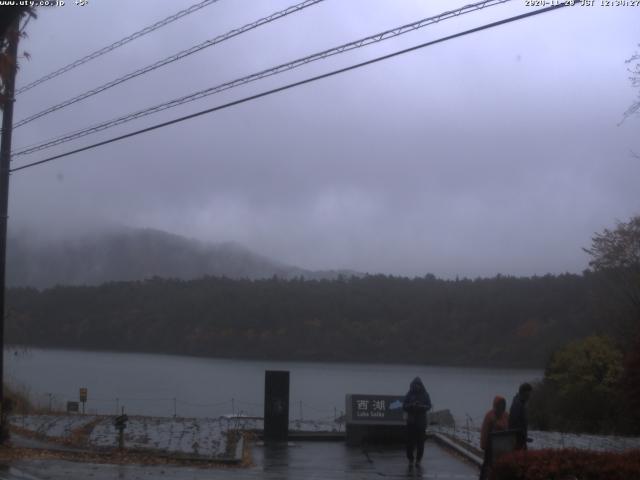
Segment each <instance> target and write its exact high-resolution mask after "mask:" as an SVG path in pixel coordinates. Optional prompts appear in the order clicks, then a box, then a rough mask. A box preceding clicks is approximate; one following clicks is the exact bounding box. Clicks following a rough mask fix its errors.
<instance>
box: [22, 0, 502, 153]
mask: <svg viewBox="0 0 640 480" xmlns="http://www.w3.org/2000/svg"><path fill="white" fill-rule="evenodd" d="M508 1H510V0H485V1H481V2H477V3H473V4H470V5H466V6H464V7H461V8H458V9H455V10H450V11H446V12H443V13H441V14H439V15H435V16H432V17H428V18H424V19H422V20H418V21H417V22H413V23H409V24H407V25H403V26H401V27H396V28H394V29H391V30H386V31H384V32H379V33H376V34H374V35H370V36H368V37H365V38H361V39H359V40H355V41H353V42H349V43H345V44H343V45H340V46H338V47H334V48H330V49H328V50H323V51H321V52H317V53H314V54H311V55H308V56H306V57H302V58H299V59H297V60H293V61H291V62H288V63H284V64H281V65H278V66H276V67H272V68H269V69H266V70H262V71H260V72H257V73H253V74H250V75H247V76H245V77H241V78H237V79H235V80H231V81H229V82H225V83H222V84H220V85H216V86H214V87H210V88H207V89H205V90H200V91H198V92H195V93H192V94H189V95H186V96H183V97H179V98H176V99H173V100H170V101H168V102H164V103H161V104H159V105H155V106H153V107H149V108H146V109H143V110H139V111H137V112H133V113H130V114H127V115H124V116H122V117H118V118H115V119H112V120H108V121H106V122H102V123H98V124H96V125H92V126H90V127H87V128H84V129H82V130H77V131H74V132H71V133H67V134H64V135H62V136H60V137H57V138H54V139H52V140H48V141H45V142H43V143H40V144H37V145H35V146H30V147H26V148H22V149H21V150H18V151H17V152H15V153H13V157H18V156H21V155H26V154H29V153H33V152H37V151H40V150H44V149H46V148H51V147H53V146H56V145H60V144H62V143H66V142H69V141H72V140H75V139H77V138H81V137H84V136H86V135H90V134H93V133H97V132H100V131H102V130H106V129H108V128H111V127H115V126H117V125H120V124H123V123H127V122H129V121H131V120H136V119H138V118H142V117H145V116H147V115H151V114H153V113H157V112H160V111H163V110H167V109H169V108H173V107H176V106H179V105H182V104H184V103H188V102H192V101H195V100H199V99H201V98H204V97H207V96H209V95H213V94H216V93H220V92H223V91H225V90H229V89H232V88H235V87H239V86H241V85H246V84H247V83H251V82H254V81H257V80H261V79H263V78H266V77H270V76H273V75H277V74H280V73H283V72H287V71H289V70H293V69H295V68H299V67H301V66H303V65H306V64H308V63H311V62H314V61H317V60H323V59H325V58H328V57H331V56H333V55H338V54H341V53H344V52H347V51H350V50H354V49H356V48H362V47H365V46H367V45H371V44H374V43H378V42H381V41H383V40H388V39H390V38H393V37H397V36H399V35H403V34H405V33H408V32H411V31H414V30H417V29H419V28H423V27H426V26H428V25H432V24H434V23H438V22H441V21H443V20H448V19H450V18H454V17H457V16H460V15H464V14H466V13H470V12H474V11H477V10H480V9H483V8H487V7H491V6H495V5H498V4H501V3H505V2H508Z"/></svg>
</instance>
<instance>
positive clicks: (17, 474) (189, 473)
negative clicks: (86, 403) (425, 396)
mask: <svg viewBox="0 0 640 480" xmlns="http://www.w3.org/2000/svg"><path fill="white" fill-rule="evenodd" d="M252 455H253V463H254V466H252V467H248V468H239V467H233V468H219V469H218V468H216V469H210V468H207V469H204V468H195V467H174V466H171V467H168V466H153V467H149V466H135V465H127V466H120V465H97V464H85V463H73V462H67V461H58V460H29V461H19V462H16V463H14V464H12V465H11V466H9V467H4V468H3V467H1V466H0V480H45V479H46V480H69V479H83V480H85V479H89V480H114V479H117V480H151V479H166V480H205V479H207V480H222V479H230V480H258V479H265V480H276V479H277V480H287V479H288V480H297V479H300V480H302V479H309V480H313V479H323V480H356V479H370V478H381V479H382V478H390V479H392V478H407V477H408V478H425V479H443V480H444V479H449V480H472V479H474V480H475V479H476V478H478V469H477V468H476V467H475V466H473V465H470V464H468V463H466V462H464V461H462V460H460V459H459V458H457V457H455V456H453V455H452V454H451V453H449V451H448V450H444V449H442V448H441V447H439V446H437V445H436V444H435V443H432V442H427V444H426V446H425V458H424V459H423V466H422V468H415V467H414V468H412V469H410V468H408V465H407V461H406V459H405V458H404V454H403V452H402V450H399V449H370V450H363V449H361V448H348V447H346V446H345V444H344V443H342V442H299V443H290V444H288V445H282V446H272V447H267V446H261V445H256V446H254V447H253V450H252Z"/></svg>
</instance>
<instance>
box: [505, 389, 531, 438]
mask: <svg viewBox="0 0 640 480" xmlns="http://www.w3.org/2000/svg"><path fill="white" fill-rule="evenodd" d="M532 390H533V388H532V387H531V385H530V384H528V383H523V384H522V385H520V388H519V389H518V393H517V395H516V396H515V397H513V401H512V402H511V409H510V410H509V430H518V435H517V439H516V450H526V449H527V433H528V428H529V422H528V419H527V402H528V401H529V398H530V397H531V391H532Z"/></svg>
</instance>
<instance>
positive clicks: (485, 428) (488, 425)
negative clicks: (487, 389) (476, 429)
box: [480, 395, 509, 480]
mask: <svg viewBox="0 0 640 480" xmlns="http://www.w3.org/2000/svg"><path fill="white" fill-rule="evenodd" d="M508 428H509V414H508V413H507V401H506V400H505V398H504V397H501V396H500V395H496V397H495V398H494V399H493V408H492V409H491V410H489V411H488V412H487V413H486V415H485V416H484V421H483V422H482V430H481V431H480V448H482V450H484V462H482V469H481V470H480V480H484V479H485V478H487V475H488V473H489V466H490V465H491V448H490V446H491V445H490V444H489V434H490V433H491V432H497V431H502V430H507V429H508Z"/></svg>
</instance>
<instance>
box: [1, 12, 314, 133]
mask: <svg viewBox="0 0 640 480" xmlns="http://www.w3.org/2000/svg"><path fill="white" fill-rule="evenodd" d="M322 1H324V0H305V1H304V2H302V3H299V4H296V5H292V6H290V7H288V8H286V9H284V10H281V11H278V12H275V13H272V14H271V15H269V16H267V17H264V18H261V19H259V20H256V21H255V22H251V23H248V24H246V25H244V26H242V27H239V28H234V29H233V30H230V31H228V32H227V33H225V34H222V35H218V36H217V37H215V38H213V39H211V40H207V41H205V42H202V43H200V44H198V45H194V46H193V47H191V48H188V49H186V50H182V51H180V52H178V53H175V54H173V55H170V56H169V57H166V58H163V59H162V60H158V61H157V62H154V63H152V64H151V65H147V66H146V67H143V68H139V69H137V70H134V71H133V72H130V73H128V74H126V75H123V76H122V77H118V78H116V79H115V80H111V81H110V82H107V83H105V84H103V85H100V86H99V87H96V88H93V89H91V90H88V91H86V92H84V93H81V94H80V95H76V96H75V97H72V98H69V99H67V100H65V101H64V102H61V103H58V104H56V105H53V106H51V107H49V108H47V109H45V110H42V111H41V112H38V113H35V114H33V115H31V116H29V117H27V118H24V119H22V120H20V121H19V122H17V123H16V124H15V125H14V126H13V128H14V129H15V128H19V127H21V126H23V125H25V124H27V123H30V122H32V121H34V120H36V119H38V118H40V117H44V116H45V115H48V114H50V113H53V112H55V111H57V110H60V109H62V108H65V107H68V106H69V105H73V104H74V103H77V102H80V101H81V100H84V99H86V98H89V97H92V96H93V95H97V94H98V93H101V92H104V91H105V90H108V89H110V88H113V87H115V86H116V85H120V84H121V83H124V82H126V81H128V80H131V79H133V78H136V77H139V76H140V75H144V74H146V73H149V72H151V71H153V70H156V69H158V68H160V67H163V66H165V65H169V64H170V63H173V62H176V61H178V60H182V59H183V58H186V57H188V56H189V55H193V54H194V53H197V52H199V51H200V50H204V49H205V48H208V47H211V46H213V45H217V44H218V43H222V42H224V41H226V40H229V39H231V38H233V37H237V36H238V35H241V34H243V33H246V32H248V31H249V30H253V29H255V28H258V27H261V26H262V25H265V24H268V23H271V22H273V21H275V20H278V19H280V18H283V17H286V16H287V15H291V14H292V13H297V12H299V11H300V10H303V9H305V8H307V7H310V6H312V5H315V4H317V3H320V2H322Z"/></svg>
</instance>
